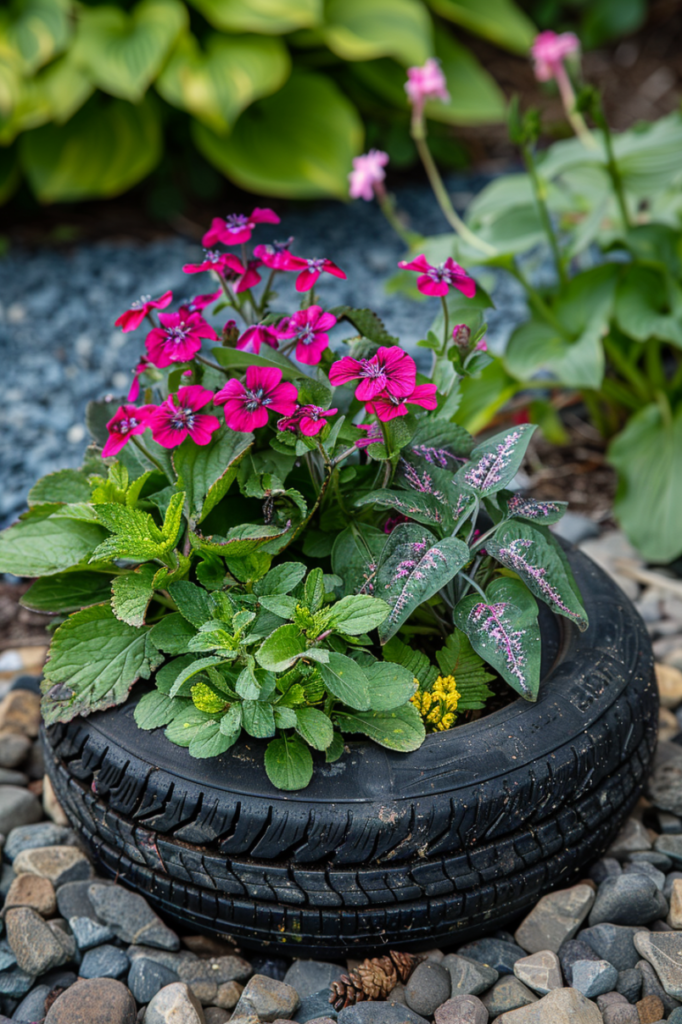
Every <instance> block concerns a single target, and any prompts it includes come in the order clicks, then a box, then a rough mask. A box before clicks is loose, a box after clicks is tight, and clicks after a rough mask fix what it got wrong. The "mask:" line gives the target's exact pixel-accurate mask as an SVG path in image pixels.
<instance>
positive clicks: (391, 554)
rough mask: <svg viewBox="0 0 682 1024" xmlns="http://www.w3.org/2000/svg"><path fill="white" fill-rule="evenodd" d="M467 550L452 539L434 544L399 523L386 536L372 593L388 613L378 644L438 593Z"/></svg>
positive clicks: (465, 559)
mask: <svg viewBox="0 0 682 1024" xmlns="http://www.w3.org/2000/svg"><path fill="white" fill-rule="evenodd" d="M469 558H470V554H469V548H468V547H467V545H466V544H464V543H463V542H462V541H460V540H456V539H455V538H454V537H445V538H444V539H443V540H440V541H437V542H436V543H434V540H433V536H432V535H431V534H430V533H429V531H428V530H425V529H424V528H423V527H420V526H418V525H417V524H416V523H401V524H400V525H399V526H397V527H396V528H395V530H393V532H392V533H391V534H390V535H389V538H388V541H387V542H386V547H385V548H384V552H383V555H382V558H381V565H380V566H379V570H378V572H377V585H376V589H375V593H376V594H377V595H378V596H381V597H382V598H383V599H384V600H385V601H386V602H387V603H388V604H389V606H390V608H391V611H390V613H389V615H388V617H387V618H386V619H384V621H383V622H382V623H381V625H380V626H379V639H380V640H381V642H382V644H383V643H386V641H387V640H390V638H391V637H392V636H393V635H394V634H395V633H397V631H398V630H399V629H400V627H401V626H402V624H403V623H404V622H405V621H406V620H407V619H408V618H409V616H410V615H411V614H412V612H413V611H414V610H415V609H416V608H418V607H419V605H420V604H423V603H424V601H428V599H429V598H430V597H433V595H434V594H436V593H438V591H439V590H440V589H441V587H444V586H445V584H446V583H449V581H450V580H451V579H452V578H453V576H455V575H456V574H457V573H458V572H459V571H460V569H462V568H463V567H464V566H465V565H466V563H467V562H468V561H469Z"/></svg>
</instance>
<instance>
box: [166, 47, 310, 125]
mask: <svg viewBox="0 0 682 1024" xmlns="http://www.w3.org/2000/svg"><path fill="white" fill-rule="evenodd" d="M290 70H291V58H290V57H289V52H288V50H287V48H286V47H285V45H284V43H283V42H282V41H281V40H280V39H274V38H267V37H265V38H264V37H263V36H240V37H238V38H236V39H235V38H231V37H230V36H224V35H216V34H213V35H210V36H209V37H208V41H207V43H206V52H205V53H203V52H202V50H201V48H200V46H199V43H198V42H197V40H196V39H195V38H194V36H192V35H186V36H183V37H182V38H181V39H180V42H179V44H178V46H177V48H176V50H175V52H174V53H173V55H172V56H171V58H170V60H169V61H168V63H167V65H166V67H165V68H164V70H163V71H162V73H161V75H160V76H159V78H158V79H157V81H156V88H157V89H158V91H159V92H160V93H161V95H162V96H163V98H164V99H165V100H166V102H167V103H171V104H172V105H173V106H174V107H179V108H180V109H181V110H186V111H188V113H190V114H193V115H194V116H195V117H196V118H197V120H199V121H201V122H202V123H203V124H205V125H207V126H208V127H209V128H211V129H212V130H213V131H214V132H216V133H217V134H219V135H223V134H226V133H227V132H229V130H230V128H231V127H232V125H233V124H234V122H235V121H236V119H237V118H238V117H239V115H240V114H241V112H242V111H243V110H245V109H246V107H248V106H249V105H250V104H251V103H253V101H254V100H258V99H261V98H262V97H263V96H269V95H270V94H271V93H273V92H276V91H277V89H280V88H281V87H282V86H283V85H284V83H285V81H286V80H287V78H288V77H289V73H290Z"/></svg>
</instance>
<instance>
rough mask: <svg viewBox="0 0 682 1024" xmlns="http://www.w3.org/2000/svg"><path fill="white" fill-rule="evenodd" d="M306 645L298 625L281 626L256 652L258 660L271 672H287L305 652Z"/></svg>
mask: <svg viewBox="0 0 682 1024" xmlns="http://www.w3.org/2000/svg"><path fill="white" fill-rule="evenodd" d="M306 646H307V644H306V639H305V637H304V636H303V635H302V634H301V631H300V630H299V628H298V626H294V625H286V626H280V627H279V629H276V630H275V632H274V633H272V634H271V635H270V636H269V637H268V638H267V640H264V641H263V643H262V644H261V647H260V649H259V651H258V653H257V654H256V661H257V662H258V664H259V665H261V666H262V668H265V669H269V671H271V672H285V671H286V669H288V668H291V666H292V665H293V664H294V662H295V661H297V660H298V658H300V656H301V655H302V654H305V652H306Z"/></svg>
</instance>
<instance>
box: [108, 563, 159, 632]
mask: <svg viewBox="0 0 682 1024" xmlns="http://www.w3.org/2000/svg"><path fill="white" fill-rule="evenodd" d="M155 575H156V566H154V565H141V566H140V567H139V569H136V570H135V572H129V573H126V575H125V576H117V577H116V578H115V579H114V582H113V583H112V585H111V595H112V596H111V607H112V608H113V610H114V615H115V616H116V618H117V619H121V621H122V622H127V623H128V625H129V626H143V625H144V617H145V614H146V612H147V607H148V605H149V602H150V601H151V599H152V595H153V594H154V586H153V580H154V577H155Z"/></svg>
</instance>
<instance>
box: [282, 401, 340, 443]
mask: <svg viewBox="0 0 682 1024" xmlns="http://www.w3.org/2000/svg"><path fill="white" fill-rule="evenodd" d="M338 411H339V410H338V409H322V408H321V407H320V406H319V405H302V406H301V407H300V409H297V410H296V411H295V413H294V414H293V416H287V417H286V418H285V419H283V420H280V421H279V423H278V424H277V429H278V430H300V431H301V433H302V434H305V435H306V437H314V436H315V434H319V433H320V431H321V430H324V425H325V423H326V422H327V418H328V417H329V416H333V415H334V414H335V413H337V412H338Z"/></svg>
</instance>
